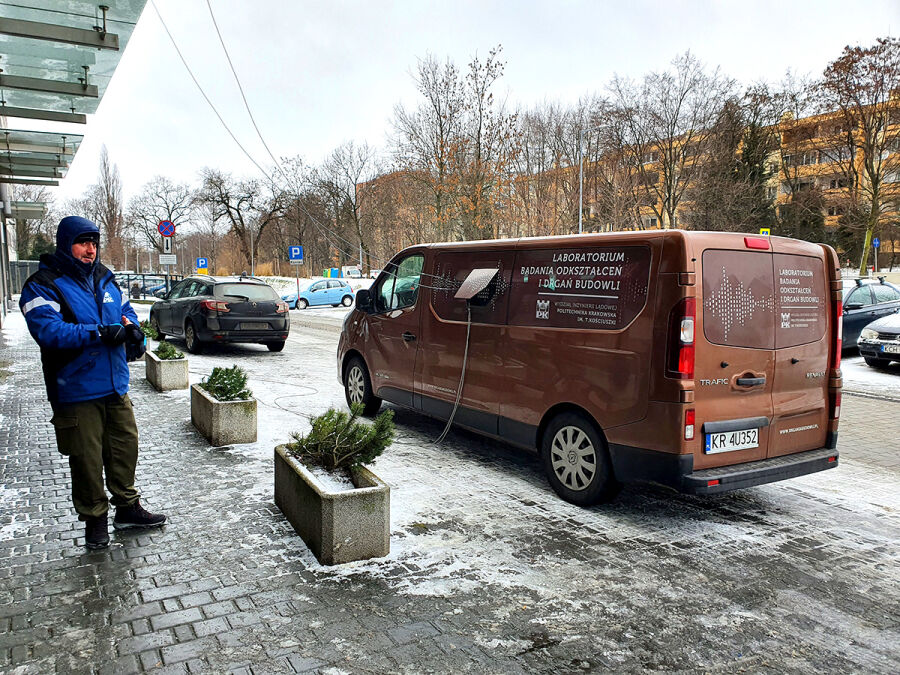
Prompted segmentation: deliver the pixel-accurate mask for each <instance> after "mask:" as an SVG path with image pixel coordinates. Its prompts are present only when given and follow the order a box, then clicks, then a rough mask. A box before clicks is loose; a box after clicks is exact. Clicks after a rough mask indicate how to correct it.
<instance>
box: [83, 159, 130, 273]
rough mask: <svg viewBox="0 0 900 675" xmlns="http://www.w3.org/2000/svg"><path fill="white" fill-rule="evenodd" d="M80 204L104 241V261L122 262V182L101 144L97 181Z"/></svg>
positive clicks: (123, 232) (123, 224)
mask: <svg viewBox="0 0 900 675" xmlns="http://www.w3.org/2000/svg"><path fill="white" fill-rule="evenodd" d="M83 205H84V207H85V211H86V212H87V214H88V215H89V216H90V217H91V218H92V219H93V220H94V221H95V222H96V223H97V226H98V227H99V228H100V232H101V234H102V236H103V238H104V240H105V241H104V248H103V254H104V255H103V257H104V259H105V260H106V261H107V262H109V263H110V264H111V265H113V266H116V265H118V264H120V263H124V241H123V238H124V235H125V218H124V216H123V209H124V204H123V198H122V179H121V177H120V176H119V169H118V167H117V166H116V165H115V164H111V163H110V161H109V153H108V152H107V150H106V146H105V145H104V146H103V148H102V149H101V151H100V177H99V182H97V183H96V184H94V185H92V186H91V187H90V188H88V191H87V195H86V198H85V200H84V202H83Z"/></svg>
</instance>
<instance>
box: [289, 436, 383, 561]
mask: <svg viewBox="0 0 900 675" xmlns="http://www.w3.org/2000/svg"><path fill="white" fill-rule="evenodd" d="M353 482H354V484H355V485H356V486H357V487H356V489H355V490H346V491H343V492H327V491H326V490H325V488H323V487H322V486H321V485H320V484H319V482H318V481H317V480H316V478H315V476H313V475H312V474H311V473H310V472H309V471H308V470H307V468H306V467H305V466H303V464H302V463H300V462H299V461H298V460H297V459H296V458H295V457H294V456H293V455H291V454H290V452H289V451H288V448H287V446H286V445H279V446H278V447H276V448H275V505H276V506H278V508H279V509H281V512H282V513H283V514H284V515H285V517H286V518H287V519H288V522H290V524H291V525H292V526H293V527H294V529H295V530H296V531H297V534H299V535H300V537H301V538H302V539H303V541H304V542H305V543H306V545H307V546H308V547H309V550H311V551H312V552H313V554H314V555H315V556H316V558H317V559H318V561H319V562H320V563H322V564H323V565H340V564H341V563H348V562H352V561H354V560H368V559H369V558H380V557H382V556H386V555H387V554H388V553H390V550H391V540H390V527H391V489H390V488H389V487H388V486H387V485H386V484H385V483H384V482H383V481H382V480H381V479H380V478H378V476H376V475H375V474H374V473H372V472H371V471H369V470H368V469H366V468H361V469H359V470H357V471H354V473H353Z"/></svg>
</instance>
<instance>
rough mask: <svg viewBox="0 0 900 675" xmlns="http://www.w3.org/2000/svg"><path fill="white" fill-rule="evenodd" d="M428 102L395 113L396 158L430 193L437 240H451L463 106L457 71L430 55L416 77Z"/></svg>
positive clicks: (397, 110) (409, 174)
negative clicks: (455, 164) (455, 172)
mask: <svg viewBox="0 0 900 675" xmlns="http://www.w3.org/2000/svg"><path fill="white" fill-rule="evenodd" d="M413 78H414V80H415V83H416V88H417V89H418V91H419V93H420V94H421V95H422V96H423V97H424V99H425V101H424V102H423V103H421V104H420V105H419V107H418V108H416V109H415V110H412V111H409V110H406V109H405V108H403V107H402V106H399V105H398V106H397V107H396V108H395V109H394V120H393V126H394V130H395V132H396V138H395V149H394V152H395V155H396V158H397V161H398V163H399V164H400V166H401V167H402V168H403V169H405V170H407V176H408V177H410V179H411V180H421V181H423V182H424V184H425V186H426V187H427V189H428V190H429V191H430V192H431V202H430V204H429V209H430V211H431V217H432V221H433V223H434V226H435V228H436V235H437V237H438V238H439V239H447V238H448V234H449V223H450V219H451V217H452V215H453V213H452V208H451V206H452V203H453V196H452V193H453V191H454V186H453V182H452V173H453V162H454V157H455V155H456V153H457V152H458V146H459V140H460V136H461V134H462V125H463V115H464V109H465V102H464V98H463V85H462V82H461V81H460V76H459V71H458V69H457V68H456V66H455V65H454V64H453V63H452V62H451V61H450V60H449V59H448V60H447V61H446V62H445V63H444V64H440V63H438V61H437V59H436V58H435V57H434V56H432V55H430V54H429V55H428V56H426V57H425V58H424V59H422V60H420V61H419V64H418V68H417V71H416V74H415V75H414V76H413Z"/></svg>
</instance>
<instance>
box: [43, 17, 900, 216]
mask: <svg viewBox="0 0 900 675" xmlns="http://www.w3.org/2000/svg"><path fill="white" fill-rule="evenodd" d="M211 2H212V7H213V11H214V12H215V16H216V20H217V22H218V24H219V27H220V29H221V31H222V34H223V37H224V39H225V43H226V45H227V47H228V49H229V52H230V54H231V57H232V60H233V61H234V65H235V68H236V69H237V72H238V76H239V77H240V78H241V82H242V84H243V86H244V90H245V92H246V94H247V98H248V101H249V103H250V106H251V110H252V111H253V114H254V116H255V118H256V121H257V123H258V125H259V127H260V130H261V131H262V133H263V136H264V138H265V139H266V142H267V143H268V144H269V147H270V148H272V151H273V152H274V153H275V155H276V156H277V157H282V156H295V155H300V156H302V157H303V158H304V160H305V161H307V162H308V163H312V164H316V163H319V162H320V161H321V160H322V159H323V158H324V157H325V156H326V155H327V154H328V153H329V152H330V151H331V150H332V149H334V148H335V147H337V146H338V145H339V144H341V143H343V142H344V141H348V140H353V141H356V142H364V141H365V142H368V143H369V144H370V145H373V146H376V147H379V148H383V147H384V146H385V145H386V137H387V134H388V133H389V131H390V120H391V116H392V112H393V109H394V106H395V105H396V104H397V103H401V102H402V103H404V104H406V105H408V106H412V105H415V104H416V103H417V99H416V92H415V89H414V83H413V80H412V77H411V73H412V72H413V70H414V69H415V66H416V62H417V59H418V58H421V57H424V56H425V55H426V54H428V53H431V54H434V55H435V56H437V57H438V58H439V59H442V60H443V59H444V58H447V57H449V58H450V59H452V60H453V61H454V62H455V63H456V64H457V66H459V67H460V69H464V68H465V66H466V64H467V63H468V61H469V59H470V58H471V57H472V55H474V54H476V53H477V54H478V55H479V56H481V57H484V56H486V55H487V53H488V52H489V50H490V49H491V48H492V47H494V46H496V45H498V44H500V45H502V46H503V58H504V59H505V61H506V73H505V76H504V77H503V79H502V81H501V84H500V90H499V93H501V94H502V95H505V96H506V97H507V100H508V103H509V104H510V105H511V106H522V107H526V108H527V107H531V106H534V105H536V104H538V103H540V102H542V101H551V102H562V103H573V102H575V101H577V100H578V98H579V97H580V96H583V95H585V94H590V93H594V92H601V91H602V90H603V88H604V86H605V85H606V83H608V82H609V80H610V78H611V77H612V76H613V75H614V74H619V75H625V76H629V77H634V78H640V77H641V76H642V75H643V74H645V73H647V72H650V71H653V70H663V69H665V68H666V67H667V66H668V64H669V63H670V61H671V60H672V59H673V58H674V57H675V56H677V55H678V54H681V53H683V52H685V51H686V50H690V51H691V52H693V53H694V54H696V55H697V56H698V57H699V58H700V59H701V60H702V61H703V62H704V63H706V64H707V65H709V66H711V67H713V66H719V67H721V69H722V71H723V72H724V73H725V74H727V75H730V76H731V77H734V78H735V79H737V80H738V81H739V82H741V83H743V84H749V83H752V82H756V81H759V80H767V81H770V82H777V81H779V80H780V79H781V78H782V77H783V75H784V73H785V71H786V70H787V69H788V68H790V69H791V70H792V71H794V72H795V73H800V74H804V73H811V74H815V75H818V74H820V73H821V71H822V69H823V68H824V67H825V65H826V64H827V63H828V62H829V61H830V60H832V59H834V58H836V57H837V56H838V55H839V54H840V52H841V49H842V48H843V47H844V46H845V45H847V44H854V45H855V44H861V45H869V44H872V43H874V41H875V39H876V38H877V37H884V36H888V35H897V32H898V30H900V2H898V0H863V1H858V2H856V3H853V5H852V6H851V5H850V4H848V3H847V2H846V0H840V1H838V0H815V1H806V0H804V1H797V0H779V1H777V2H770V1H768V0H766V1H755V0H749V1H746V0H745V1H744V2H736V1H730V0H721V1H706V2H702V1H694V2H689V1H687V0H681V1H679V0H657V1H654V0H640V1H625V2H615V3H614V2H606V1H601V0H594V1H589V0H554V1H550V0H541V1H536V0H506V1H504V2H501V1H494V0H450V1H444V0H427V1H423V0H396V1H395V2H386V1H379V0H368V1H367V2H357V1H350V0H326V1H319V0H317V1H315V2H312V1H308V0H307V1H303V2H300V1H297V0H289V1H285V0H253V1H250V0H211ZM156 6H157V7H158V8H159V11H160V13H161V14H162V16H163V18H164V20H165V21H166V24H167V25H168V27H169V30H170V31H171V32H172V34H173V36H174V38H175V41H176V43H177V44H178V47H179V48H180V49H181V51H182V53H183V54H184V56H185V59H186V60H187V62H188V65H189V66H190V68H191V69H192V70H193V71H194V74H195V75H196V77H197V79H198V80H199V82H200V84H201V86H202V87H203V88H204V89H205V90H206V92H207V95H209V97H210V98H211V99H212V101H213V103H214V104H215V105H216V107H217V108H218V109H219V112H220V113H221V114H222V116H223V117H224V119H225V120H226V122H227V123H228V124H229V126H231V127H232V130H233V131H234V133H235V135H236V136H237V137H238V139H239V140H240V141H241V143H242V144H243V145H244V146H245V147H246V148H247V150H248V151H249V152H250V154H252V155H253V156H254V158H255V159H256V160H257V161H258V162H259V163H260V164H262V165H263V166H266V165H268V164H269V162H268V161H267V155H266V153H265V151H264V149H263V148H262V145H261V144H260V142H259V140H258V138H257V136H256V133H255V132H254V130H253V127H252V126H251V124H250V120H249V118H248V116H247V113H246V111H245V109H244V107H243V103H242V102H241V98H240V94H239V92H238V89H237V86H236V85H235V82H234V79H233V77H232V75H231V72H230V70H229V68H228V64H227V61H226V60H225V55H224V53H223V51H222V48H221V46H220V44H219V41H218V38H217V37H216V34H215V30H214V28H213V24H212V20H211V18H210V14H209V10H208V9H207V5H206V2H205V0H156ZM73 126H78V127H80V129H79V132H81V133H84V134H85V139H84V142H83V145H82V146H81V149H80V150H79V152H78V154H77V155H76V158H75V161H74V163H73V164H72V167H71V169H70V171H69V174H68V176H67V177H66V179H65V180H64V181H62V183H61V185H60V187H59V188H56V189H55V193H54V195H55V197H56V198H57V199H66V198H69V197H73V196H78V195H79V194H81V193H82V192H83V191H84V190H85V188H86V187H87V186H88V185H90V184H91V183H94V182H96V179H97V168H98V163H99V155H100V147H101V145H103V144H105V145H106V147H107V149H108V151H109V154H110V158H111V160H112V161H113V162H114V163H115V164H116V165H117V166H118V168H119V171H120V173H121V176H122V180H123V184H124V190H125V194H126V197H130V196H132V195H134V194H136V193H137V192H139V191H140V189H141V187H142V186H143V185H144V183H146V182H147V181H148V180H150V179H151V178H152V177H153V176H155V175H158V174H159V175H165V176H168V177H169V178H171V179H173V180H176V181H185V182H189V183H192V184H196V182H197V173H198V171H199V170H200V169H201V168H202V167H204V166H211V167H216V168H219V169H222V170H224V171H228V172H232V173H233V174H235V175H239V176H258V175H259V172H258V170H257V169H256V168H255V167H254V166H253V165H252V164H251V163H250V161H249V160H248V159H247V158H246V157H245V156H244V155H243V154H242V152H241V151H240V149H239V148H238V147H237V146H236V144H235V143H234V141H232V140H231V138H230V137H229V136H228V134H227V132H226V131H225V130H224V128H223V127H222V126H221V124H220V123H219V121H218V120H217V119H216V117H215V115H214V113H213V112H212V110H211V109H210V108H209V106H208V105H207V103H206V102H205V101H204V100H203V98H202V96H201V94H200V92H199V91H198V90H197V88H196V86H195V85H194V83H193V82H192V81H191V79H190V77H189V75H188V73H187V71H186V70H185V68H184V66H183V65H182V63H181V61H180V60H179V58H178V56H177V54H176V53H175V50H174V49H173V47H172V44H171V42H170V41H169V38H168V37H167V36H166V33H165V30H164V29H163V26H162V24H161V23H160V20H159V18H158V16H157V14H156V12H155V11H154V9H153V6H152V4H151V0H148V3H147V6H146V8H145V9H144V12H143V15H142V16H141V19H140V21H139V22H138V25H137V28H136V30H135V32H134V35H133V36H132V39H131V42H130V43H129V44H128V47H127V49H126V50H125V52H124V55H123V57H122V60H121V63H120V65H119V68H118V70H117V71H116V73H115V76H114V78H113V80H112V83H111V85H110V87H109V89H108V90H107V92H106V95H105V97H104V98H103V100H102V102H101V104H100V108H99V110H98V112H97V114H96V115H92V116H89V122H88V124H87V125H86V126H85V125H65V126H54V127H53V128H54V129H63V128H66V129H69V130H71V129H72V127H73ZM28 128H35V125H29V126H28Z"/></svg>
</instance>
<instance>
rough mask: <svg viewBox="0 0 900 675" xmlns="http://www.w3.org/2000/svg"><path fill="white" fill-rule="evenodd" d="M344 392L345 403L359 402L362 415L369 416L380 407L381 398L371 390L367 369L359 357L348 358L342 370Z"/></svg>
mask: <svg viewBox="0 0 900 675" xmlns="http://www.w3.org/2000/svg"><path fill="white" fill-rule="evenodd" d="M344 394H345V395H346V397H347V405H351V406H352V405H353V404H354V403H359V404H361V405H362V407H363V415H365V416H366V417H371V416H372V415H374V414H375V413H377V412H378V409H379V408H380V407H381V399H380V398H378V397H377V396H375V394H374V393H373V392H372V380H371V379H369V370H368V368H366V364H365V363H363V360H362V359H361V358H359V357H354V358H352V359H350V363H348V364H347V368H346V369H345V370H344Z"/></svg>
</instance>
